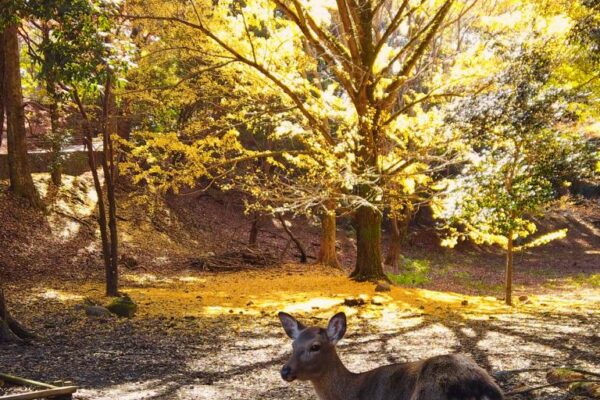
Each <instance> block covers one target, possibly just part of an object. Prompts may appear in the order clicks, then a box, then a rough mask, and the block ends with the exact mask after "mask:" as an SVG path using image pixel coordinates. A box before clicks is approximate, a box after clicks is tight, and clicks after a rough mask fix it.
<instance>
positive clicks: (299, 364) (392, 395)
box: [279, 312, 503, 400]
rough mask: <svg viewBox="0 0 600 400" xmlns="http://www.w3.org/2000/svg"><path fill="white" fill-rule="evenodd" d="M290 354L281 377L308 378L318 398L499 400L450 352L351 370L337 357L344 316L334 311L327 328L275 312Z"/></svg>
mask: <svg viewBox="0 0 600 400" xmlns="http://www.w3.org/2000/svg"><path fill="white" fill-rule="evenodd" d="M279 319H280V320H281V324H282V325H283V329H284V330H285V332H286V333H287V335H288V336H289V337H290V338H292V339H293V340H294V342H293V343H292V347H293V354H292V357H291V358H290V360H289V361H288V362H287V363H286V364H285V365H284V367H283V368H282V369H281V377H282V378H283V379H284V380H286V381H288V382H292V381H293V380H295V379H299V380H308V381H311V382H312V384H313V386H314V388H315V391H316V392H317V396H319V399H321V400H502V399H503V396H502V392H501V391H500V388H499V387H498V385H496V383H495V382H494V381H493V379H492V378H491V377H490V376H489V375H488V374H487V372H485V371H484V370H483V369H482V368H480V367H479V366H478V365H477V364H475V362H474V361H472V360H471V359H469V358H467V357H465V356H461V355H457V354H449V355H444V356H437V357H431V358H428V359H426V360H422V361H417V362H409V363H402V364H392V365H387V366H384V367H379V368H375V369H373V370H371V371H367V372H363V373H359V374H355V373H352V372H350V371H348V370H347V369H346V367H345V366H344V364H342V361H341V360H340V359H339V357H338V355H337V352H336V349H335V345H336V343H337V342H339V341H340V340H341V339H342V337H343V336H344V334H345V333H346V315H345V314H344V313H338V314H336V315H334V316H333V317H332V318H331V320H330V321H329V325H328V327H327V329H322V328H318V327H305V326H304V325H302V324H301V323H300V322H298V321H296V319H294V317H292V316H291V315H289V314H286V313H283V312H281V313H279Z"/></svg>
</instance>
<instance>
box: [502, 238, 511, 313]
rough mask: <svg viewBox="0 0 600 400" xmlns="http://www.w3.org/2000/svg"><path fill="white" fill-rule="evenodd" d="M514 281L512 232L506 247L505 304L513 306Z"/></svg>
mask: <svg viewBox="0 0 600 400" xmlns="http://www.w3.org/2000/svg"><path fill="white" fill-rule="evenodd" d="M512 280H513V239H512V232H511V233H510V234H509V236H508V245H507V246H506V286H505V289H506V290H505V294H504V302H505V303H506V304H507V305H509V306H512Z"/></svg>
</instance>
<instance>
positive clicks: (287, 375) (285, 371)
mask: <svg viewBox="0 0 600 400" xmlns="http://www.w3.org/2000/svg"><path fill="white" fill-rule="evenodd" d="M281 377H282V378H283V380H284V381H288V382H291V381H293V380H294V379H296V377H295V376H294V375H293V374H292V369H291V368H290V367H288V366H287V365H285V366H284V367H283V368H281Z"/></svg>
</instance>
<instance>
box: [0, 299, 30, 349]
mask: <svg viewBox="0 0 600 400" xmlns="http://www.w3.org/2000/svg"><path fill="white" fill-rule="evenodd" d="M33 338H34V335H33V334H31V333H30V332H29V331H27V329H25V328H23V326H22V325H21V324H20V323H19V322H17V321H16V320H15V319H14V318H12V317H11V315H10V313H9V312H8V308H7V307H6V301H5V298H4V289H3V288H1V287H0V343H1V342H14V341H17V342H18V341H22V340H27V339H33Z"/></svg>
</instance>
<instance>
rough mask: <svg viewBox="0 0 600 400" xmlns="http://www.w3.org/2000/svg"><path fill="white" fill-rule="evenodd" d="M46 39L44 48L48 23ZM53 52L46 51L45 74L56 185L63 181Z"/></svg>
mask: <svg viewBox="0 0 600 400" xmlns="http://www.w3.org/2000/svg"><path fill="white" fill-rule="evenodd" d="M42 40H43V41H44V44H45V45H44V49H47V44H48V43H49V41H50V28H49V27H48V25H45V26H44V30H43V39H42ZM52 57H53V56H52V54H50V52H49V51H47V50H45V51H44V61H45V63H46V64H47V66H46V68H48V70H47V71H46V74H45V80H46V92H47V93H48V97H49V98H50V103H49V104H48V109H49V114H50V132H51V133H50V143H51V148H50V154H52V163H51V165H50V177H51V178H52V183H53V184H54V185H56V186H60V185H61V183H62V159H61V152H62V138H61V132H60V126H59V114H60V98H59V96H58V93H57V91H56V73H55V63H54V60H53V59H52Z"/></svg>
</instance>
